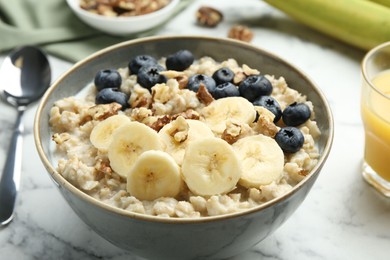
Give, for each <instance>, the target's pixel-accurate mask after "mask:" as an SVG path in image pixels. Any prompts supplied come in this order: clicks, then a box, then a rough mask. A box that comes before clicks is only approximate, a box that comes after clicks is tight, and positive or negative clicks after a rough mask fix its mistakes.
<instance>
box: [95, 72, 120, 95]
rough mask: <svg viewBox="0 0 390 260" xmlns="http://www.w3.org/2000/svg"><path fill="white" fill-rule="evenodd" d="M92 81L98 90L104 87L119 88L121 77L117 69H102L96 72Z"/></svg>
mask: <svg viewBox="0 0 390 260" xmlns="http://www.w3.org/2000/svg"><path fill="white" fill-rule="evenodd" d="M94 83H95V86H96V89H97V90H98V91H99V90H102V89H104V88H119V87H120V86H121V84H122V78H121V75H120V74H119V73H118V71H116V70H113V69H104V70H101V71H99V72H98V73H97V74H96V76H95V81H94Z"/></svg>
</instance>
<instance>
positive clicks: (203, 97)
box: [196, 83, 214, 106]
mask: <svg viewBox="0 0 390 260" xmlns="http://www.w3.org/2000/svg"><path fill="white" fill-rule="evenodd" d="M196 96H197V98H198V99H199V100H200V102H202V103H203V104H205V105H206V106H207V105H208V104H210V103H211V102H213V101H214V98H213V96H212V95H211V94H210V92H209V91H208V90H207V88H206V87H205V86H204V84H203V83H201V84H200V86H199V89H198V92H196Z"/></svg>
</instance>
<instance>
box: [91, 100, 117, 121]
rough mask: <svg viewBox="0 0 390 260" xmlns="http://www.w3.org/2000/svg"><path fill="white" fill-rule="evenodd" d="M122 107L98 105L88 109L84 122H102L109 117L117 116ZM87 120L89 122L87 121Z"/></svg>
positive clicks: (112, 104)
mask: <svg viewBox="0 0 390 260" xmlns="http://www.w3.org/2000/svg"><path fill="white" fill-rule="evenodd" d="M121 108H122V106H121V105H120V104H118V103H115V102H114V103H110V104H100V105H96V106H93V107H90V108H89V109H88V110H87V113H86V115H85V117H84V121H89V120H91V119H93V120H99V121H101V120H104V119H106V118H108V117H110V116H113V115H116V114H118V111H119V110H121ZM88 119H89V120H88Z"/></svg>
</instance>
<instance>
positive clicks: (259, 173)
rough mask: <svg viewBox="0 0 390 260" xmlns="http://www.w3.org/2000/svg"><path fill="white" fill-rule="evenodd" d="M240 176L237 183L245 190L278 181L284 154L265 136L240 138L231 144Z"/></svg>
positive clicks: (274, 142) (281, 171) (273, 141)
mask: <svg viewBox="0 0 390 260" xmlns="http://www.w3.org/2000/svg"><path fill="white" fill-rule="evenodd" d="M233 148H234V150H235V151H236V153H237V155H238V158H239V160H240V162H241V163H242V175H241V179H240V181H239V183H240V184H241V185H242V186H244V187H247V188H259V187H260V186H261V185H267V184H270V183H271V182H273V181H276V180H279V179H280V178H281V176H282V173H283V166H284V154H283V151H282V149H280V147H279V145H278V144H277V143H276V141H275V140H274V139H272V138H271V137H268V136H265V135H261V134H259V135H253V136H248V137H244V138H241V139H240V140H238V141H237V142H235V143H234V144H233Z"/></svg>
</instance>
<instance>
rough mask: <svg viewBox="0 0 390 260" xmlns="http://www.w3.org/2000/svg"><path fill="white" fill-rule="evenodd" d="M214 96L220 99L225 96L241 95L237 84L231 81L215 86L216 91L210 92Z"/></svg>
mask: <svg viewBox="0 0 390 260" xmlns="http://www.w3.org/2000/svg"><path fill="white" fill-rule="evenodd" d="M210 94H211V95H212V96H213V98H215V99H219V98H224V97H237V96H239V95H240V92H239V91H238V88H237V86H236V85H234V84H233V83H230V82H226V83H222V84H219V85H217V86H216V87H215V89H214V91H212V92H211V93H210Z"/></svg>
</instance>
